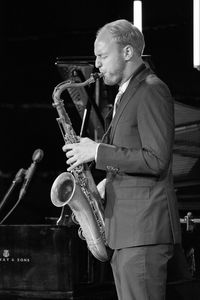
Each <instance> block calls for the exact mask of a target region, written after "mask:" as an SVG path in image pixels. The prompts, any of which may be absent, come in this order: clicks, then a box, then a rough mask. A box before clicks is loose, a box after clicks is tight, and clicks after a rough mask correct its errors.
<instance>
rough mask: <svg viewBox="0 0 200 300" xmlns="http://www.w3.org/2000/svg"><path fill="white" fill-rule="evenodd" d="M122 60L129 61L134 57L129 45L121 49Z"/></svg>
mask: <svg viewBox="0 0 200 300" xmlns="http://www.w3.org/2000/svg"><path fill="white" fill-rule="evenodd" d="M123 53H124V59H125V60H130V59H131V58H132V57H133V56H134V50H133V47H132V46H131V45H126V46H125V47H124V49H123Z"/></svg>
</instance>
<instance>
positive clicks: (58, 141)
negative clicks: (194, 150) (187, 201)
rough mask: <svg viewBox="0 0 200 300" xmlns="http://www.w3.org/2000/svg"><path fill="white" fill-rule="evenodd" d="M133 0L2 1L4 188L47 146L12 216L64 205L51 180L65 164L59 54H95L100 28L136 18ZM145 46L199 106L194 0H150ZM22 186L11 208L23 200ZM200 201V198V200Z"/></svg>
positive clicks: (185, 97) (177, 94)
mask: <svg viewBox="0 0 200 300" xmlns="http://www.w3.org/2000/svg"><path fill="white" fill-rule="evenodd" d="M132 6H133V2H132V1H128V0H123V1H113V0H112V1H108V0H107V1H105V0H103V1H81V0H76V1H67V0H66V1H59V0H57V1H26V2H23V4H22V2H21V1H15V2H14V1H3V2H1V18H0V19H1V26H0V28H1V67H0V72H1V94H0V128H1V145H0V196H1V198H3V196H4V195H5V193H6V191H7V190H8V188H9V186H10V184H11V182H12V180H13V178H14V176H15V174H16V172H17V171H18V170H19V169H20V168H22V167H23V168H28V167H29V165H30V163H31V161H32V160H31V159H32V154H33V152H34V150H35V149H38V148H41V149H43V150H44V158H43V160H42V162H41V163H40V164H39V165H38V169H37V171H36V173H35V175H34V178H33V180H32V182H31V185H30V187H29V189H28V191H27V194H26V197H25V198H24V199H23V201H22V202H21V203H20V204H19V206H18V208H17V209H16V210H15V212H14V213H13V214H12V215H11V216H10V217H9V219H8V220H7V222H8V223H43V222H45V217H56V216H58V215H59V213H60V209H57V208H55V207H54V206H53V205H52V204H51V201H50V196H49V195H50V188H51V185H52V183H53V180H54V179H55V178H56V176H57V175H58V173H59V172H63V171H65V170H66V165H65V156H64V153H63V152H62V150H61V147H62V145H63V140H62V138H61V135H60V132H59V129H58V127H57V124H56V120H55V119H56V117H57V114H56V112H55V111H54V110H53V108H52V105H51V103H52V92H53V88H54V87H55V86H56V85H57V84H58V83H59V82H60V81H62V80H63V78H61V76H60V74H59V72H58V69H57V68H56V66H55V62H56V60H57V57H62V56H68V57H70V56H93V42H94V39H95V34H96V31H97V29H98V28H99V27H101V26H102V25H104V24H105V23H107V22H110V21H113V20H115V19H119V18H126V19H128V20H129V21H132V20H133V13H132V11H133V8H132ZM143 33H144V36H145V40H146V48H145V52H144V54H146V55H151V59H152V62H153V64H154V66H155V69H156V72H157V74H158V75H159V76H160V77H161V78H162V79H163V80H164V81H165V82H166V83H167V84H168V86H169V87H170V89H171V92H172V94H173V96H174V98H175V100H176V101H178V102H180V103H183V104H186V105H190V106H192V107H194V108H195V109H198V110H199V109H200V72H199V71H197V70H196V69H194V68H193V57H192V53H193V30H192V1H187V0H183V1H179V0H173V1H159V0H148V1H147V0H146V1H143ZM17 195H18V190H17V189H16V191H15V192H14V193H13V194H12V197H11V198H13V199H10V200H9V201H8V203H7V208H4V210H5V211H4V212H0V214H1V213H2V214H3V213H4V214H5V212H6V210H8V209H9V205H12V201H16V199H17ZM198 201H199V200H198Z"/></svg>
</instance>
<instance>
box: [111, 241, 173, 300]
mask: <svg viewBox="0 0 200 300" xmlns="http://www.w3.org/2000/svg"><path fill="white" fill-rule="evenodd" d="M172 256H173V245H172V244H159V245H157V244H156V245H145V246H137V247H130V248H124V249H116V250H114V253H113V256H112V259H111V267H112V271H113V276H114V281H115V286H116V290H117V295H118V299H119V300H164V299H165V294H166V280H167V262H168V260H169V259H170V258H171V257H172Z"/></svg>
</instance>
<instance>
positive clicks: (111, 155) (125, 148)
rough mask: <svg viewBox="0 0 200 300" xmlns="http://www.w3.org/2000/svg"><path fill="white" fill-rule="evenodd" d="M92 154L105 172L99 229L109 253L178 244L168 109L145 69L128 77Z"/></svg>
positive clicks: (164, 92)
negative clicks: (103, 232)
mask: <svg viewBox="0 0 200 300" xmlns="http://www.w3.org/2000/svg"><path fill="white" fill-rule="evenodd" d="M108 139H109V144H106V143H101V144H100V146H99V148H98V153H97V159H96V168H98V169H102V170H107V183H106V207H105V227H106V237H107V241H108V244H109V246H110V247H111V248H112V249H119V248H124V247H130V246H137V245H147V244H157V243H179V242H180V236H181V235H180V222H179V215H178V209H177V200H176V195H175V192H174V188H173V179H172V171H171V165H172V147H173V141H174V103H173V99H172V97H171V94H170V92H169V89H168V87H167V86H166V85H165V84H164V83H163V82H162V81H161V80H160V79H159V78H158V77H157V76H156V75H155V74H153V72H152V71H151V70H150V69H149V68H143V69H142V70H141V71H140V72H139V74H137V76H133V77H132V79H131V81H130V83H129V85H128V87H127V89H126V91H125V93H124V94H123V96H122V99H121V102H120V105H119V107H118V110H117V112H116V114H115V117H114V118H113V120H112V122H111V125H110V130H109V136H108Z"/></svg>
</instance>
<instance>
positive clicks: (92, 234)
mask: <svg viewBox="0 0 200 300" xmlns="http://www.w3.org/2000/svg"><path fill="white" fill-rule="evenodd" d="M97 78H99V74H91V77H90V78H89V79H88V80H86V81H85V82H81V83H75V82H70V81H64V82H61V83H60V84H58V85H57V86H56V87H55V89H54V92H53V101H54V102H53V106H54V107H55V108H56V109H57V112H58V115H59V118H57V122H58V124H59V127H60V129H61V132H62V135H63V138H64V141H65V143H68V144H69V143H72V144H73V143H77V142H79V137H78V136H77V135H76V133H75V131H74V130H73V127H72V124H71V121H70V118H69V116H68V114H67V112H66V110H65V108H64V103H63V100H61V99H60V95H61V93H62V92H63V91H64V90H65V89H66V88H68V87H72V86H73V87H80V86H84V85H88V84H90V83H93V82H95V80H96V79H97ZM51 201H52V203H53V204H54V205H55V206H57V207H64V206H65V205H68V206H69V207H70V209H71V210H72V214H73V216H74V217H75V220H76V222H78V224H79V225H80V228H79V236H80V237H82V238H84V239H85V240H86V243H87V246H88V248H89V250H90V252H91V253H92V254H93V255H94V256H95V257H96V258H97V259H98V260H100V261H103V262H104V261H107V260H108V253H107V248H106V239H105V224H104V216H103V205H102V202H101V198H100V195H99V192H98V190H97V187H96V184H95V182H94V179H93V177H92V174H91V172H90V170H89V168H88V166H87V164H82V165H79V166H78V167H76V168H74V169H73V170H72V171H71V172H64V173H62V174H60V175H59V176H58V177H57V178H56V179H55V181H54V182H53V185H52V187H51ZM75 220H74V221H75Z"/></svg>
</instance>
